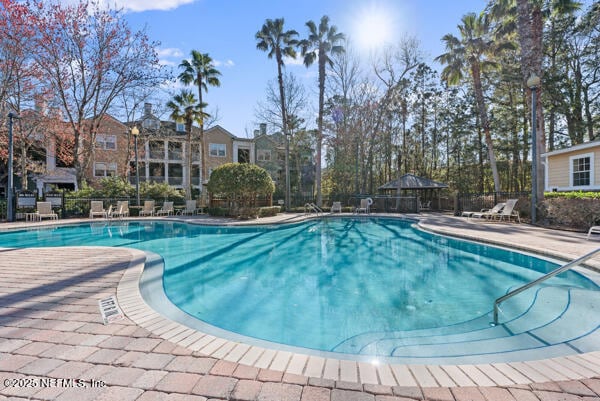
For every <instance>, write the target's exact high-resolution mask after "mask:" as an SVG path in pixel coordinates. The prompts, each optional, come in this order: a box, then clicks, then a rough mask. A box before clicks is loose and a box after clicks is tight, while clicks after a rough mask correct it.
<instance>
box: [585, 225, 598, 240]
mask: <svg viewBox="0 0 600 401" xmlns="http://www.w3.org/2000/svg"><path fill="white" fill-rule="evenodd" d="M592 234H600V226H591V227H590V229H589V230H588V233H587V239H590V236H591V235H592Z"/></svg>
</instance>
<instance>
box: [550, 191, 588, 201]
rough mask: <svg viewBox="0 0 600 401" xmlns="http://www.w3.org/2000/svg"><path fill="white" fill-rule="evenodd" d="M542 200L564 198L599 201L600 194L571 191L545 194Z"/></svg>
mask: <svg viewBox="0 0 600 401" xmlns="http://www.w3.org/2000/svg"><path fill="white" fill-rule="evenodd" d="M544 198H547V199H554V198H565V199H600V192H583V191H571V192H545V193H544Z"/></svg>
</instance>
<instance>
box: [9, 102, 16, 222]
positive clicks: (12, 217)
mask: <svg viewBox="0 0 600 401" xmlns="http://www.w3.org/2000/svg"><path fill="white" fill-rule="evenodd" d="M14 118H19V117H18V116H16V115H14V114H13V113H8V193H7V194H6V195H7V196H6V220H7V221H15V213H14V209H13V191H14V183H13V119H14Z"/></svg>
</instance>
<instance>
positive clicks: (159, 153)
mask: <svg viewBox="0 0 600 401" xmlns="http://www.w3.org/2000/svg"><path fill="white" fill-rule="evenodd" d="M150 158H151V159H159V160H163V159H164V158H165V151H164V150H162V149H160V150H152V149H150Z"/></svg>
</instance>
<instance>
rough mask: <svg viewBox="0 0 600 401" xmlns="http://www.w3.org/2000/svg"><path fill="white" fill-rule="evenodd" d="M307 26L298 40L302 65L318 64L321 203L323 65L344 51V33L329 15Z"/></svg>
mask: <svg viewBox="0 0 600 401" xmlns="http://www.w3.org/2000/svg"><path fill="white" fill-rule="evenodd" d="M306 26H307V27H308V38H307V39H304V40H302V41H301V42H300V47H301V49H302V56H304V65H305V66H306V67H309V66H311V65H312V64H313V63H314V62H315V61H318V63H319V64H318V65H319V115H318V117H317V157H316V158H317V160H316V171H315V186H316V187H317V205H318V206H321V205H322V203H323V200H322V197H321V147H322V146H323V110H324V103H325V78H326V70H325V66H326V65H327V64H329V66H330V67H332V66H333V60H332V59H331V57H330V56H334V55H339V54H342V53H344V51H345V49H344V46H343V45H341V44H340V43H341V42H343V40H344V34H343V33H341V32H338V31H337V27H336V26H335V25H331V26H330V25H329V17H328V16H326V15H324V16H323V17H321V21H320V23H319V26H318V27H317V25H316V24H315V23H314V22H313V21H308V22H307V23H306Z"/></svg>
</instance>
